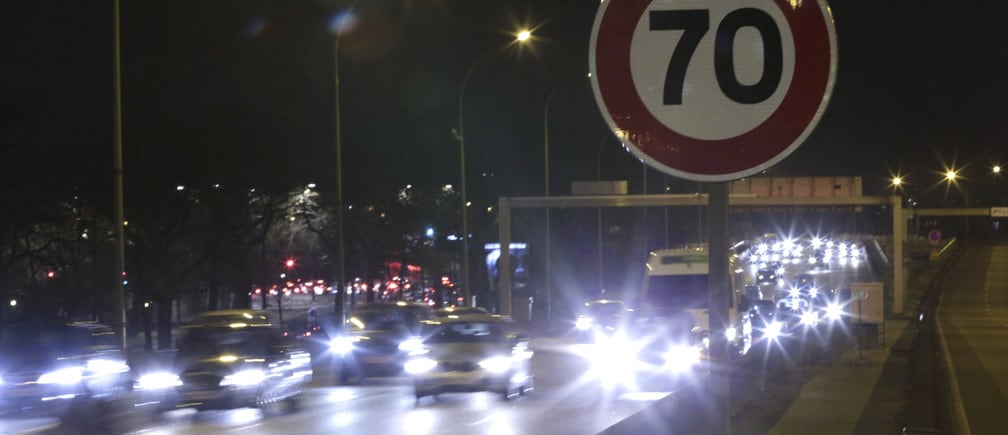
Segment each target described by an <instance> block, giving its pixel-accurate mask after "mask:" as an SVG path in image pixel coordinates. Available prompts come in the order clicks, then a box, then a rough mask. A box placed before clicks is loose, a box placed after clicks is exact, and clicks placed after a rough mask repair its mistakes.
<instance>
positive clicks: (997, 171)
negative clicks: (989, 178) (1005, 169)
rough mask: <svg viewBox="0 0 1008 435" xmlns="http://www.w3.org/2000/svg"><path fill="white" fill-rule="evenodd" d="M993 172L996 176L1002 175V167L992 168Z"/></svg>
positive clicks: (995, 166)
mask: <svg viewBox="0 0 1008 435" xmlns="http://www.w3.org/2000/svg"><path fill="white" fill-rule="evenodd" d="M991 171H993V172H994V173H995V174H1000V173H1001V165H994V167H993V168H991Z"/></svg>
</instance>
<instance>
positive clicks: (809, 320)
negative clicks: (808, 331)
mask: <svg viewBox="0 0 1008 435" xmlns="http://www.w3.org/2000/svg"><path fill="white" fill-rule="evenodd" d="M817 323H819V313H818V312H815V311H812V310H809V311H805V312H802V314H801V324H802V325H805V326H815V325H816V324H817Z"/></svg>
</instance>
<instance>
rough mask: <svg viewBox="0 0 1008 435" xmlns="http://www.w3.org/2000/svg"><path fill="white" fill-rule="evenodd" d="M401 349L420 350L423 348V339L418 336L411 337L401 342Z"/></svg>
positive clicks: (408, 350) (407, 350)
mask: <svg viewBox="0 0 1008 435" xmlns="http://www.w3.org/2000/svg"><path fill="white" fill-rule="evenodd" d="M399 350H401V351H405V352H410V353H413V352H420V351H422V350H423V341H421V340H420V339H419V338H417V337H413V338H410V339H408V340H406V341H403V342H402V343H399Z"/></svg>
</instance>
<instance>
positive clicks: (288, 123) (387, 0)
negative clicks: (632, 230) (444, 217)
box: [0, 0, 1008, 202]
mask: <svg viewBox="0 0 1008 435" xmlns="http://www.w3.org/2000/svg"><path fill="white" fill-rule="evenodd" d="M350 3H351V2H348V1H323V0H318V1H311V0H282V1H281V0H276V1H265V0H213V1H207V0H199V1H191V0H172V1H160V0H149V1H139V2H138V1H123V6H122V58H123V69H122V70H123V90H124V106H123V110H124V123H125V127H124V129H125V135H124V147H125V159H126V164H125V167H126V183H127V185H128V186H129V185H130V184H131V183H132V184H133V185H136V184H137V181H139V180H144V181H146V182H147V183H148V184H151V183H152V184H157V183H165V184H167V185H174V184H176V183H184V184H188V183H197V184H199V183H216V182H219V183H222V184H224V183H228V184H238V185H241V186H264V187H265V186H280V187H283V186H287V185H290V186H293V185H294V184H300V183H307V182H315V183H318V185H319V188H320V190H322V191H325V190H327V189H328V188H331V186H332V185H333V183H334V182H335V166H336V163H335V154H334V151H333V150H334V143H335V139H334V136H335V127H334V106H335V104H334V92H333V90H334V84H333V83H334V70H335V68H334V56H333V54H334V42H335V38H334V36H333V33H331V28H332V26H333V25H334V23H337V24H338V23H340V21H339V20H338V18H337V17H338V16H339V13H340V12H341V11H343V10H344V9H345V8H346V6H348V5H349V4H350ZM597 8H598V2H597V1H593V0H576V1H573V0H520V1H516V0H509V1H503V0H478V1H474V0H426V1H425V0H359V1H358V2H357V10H358V13H359V16H358V20H357V22H356V24H357V27H356V30H355V31H353V32H350V33H346V34H345V35H344V36H343V37H342V38H341V40H340V48H341V50H340V51H341V56H340V64H339V67H340V83H341V100H340V101H341V110H342V120H343V124H342V125H343V130H342V131H343V134H342V138H343V146H344V148H343V149H344V155H343V158H344V169H345V178H344V183H345V191H346V195H347V198H348V200H349V201H351V202H354V201H365V200H370V199H371V198H375V197H377V196H380V195H389V194H390V193H391V192H392V191H393V190H394V189H396V188H397V187H399V186H402V185H405V184H407V183H410V184H414V185H428V186H436V185H441V184H446V183H452V184H457V183H458V179H459V170H458V142H457V140H456V138H455V136H454V135H453V129H455V128H457V124H458V121H457V119H458V118H457V115H458V112H457V111H458V96H459V89H460V85H461V83H462V80H463V77H464V76H465V73H466V71H467V70H468V69H469V67H470V66H471V65H472V64H473V63H474V62H475V61H476V59H478V58H480V57H481V56H483V55H484V54H485V53H488V52H491V51H493V50H496V49H497V47H499V46H503V45H505V44H507V43H508V42H509V41H510V39H511V36H510V35H509V32H511V31H513V30H515V29H518V28H520V27H523V26H531V27H533V28H534V29H535V33H534V35H535V36H534V41H533V44H532V46H531V48H530V47H525V46H523V47H511V48H508V49H505V50H504V51H501V52H500V53H498V54H494V55H491V56H490V57H488V58H487V61H486V63H484V64H482V65H481V66H479V67H478V68H477V69H475V70H474V73H473V74H472V76H471V77H470V79H469V81H468V84H467V85H466V89H465V138H466V145H467V157H468V162H467V164H468V165H469V168H468V169H469V170H468V172H469V174H470V178H469V180H470V183H472V184H471V186H472V187H470V189H471V193H470V196H473V197H475V198H477V199H479V200H485V201H487V202H491V201H493V198H495V197H496V196H499V195H505V196H525V195H540V194H541V193H542V189H543V184H542V183H543V119H544V113H543V112H544V105H545V101H546V96H547V95H548V94H549V93H550V92H551V91H553V90H554V89H556V94H555V96H554V99H553V102H552V104H551V106H550V112H549V122H550V125H549V128H550V132H551V135H550V144H551V168H550V170H551V185H552V192H553V194H555V195H558V194H567V193H569V183H570V181H573V180H589V179H594V178H595V176H596V162H597V160H598V159H601V161H602V168H601V172H602V177H603V178H607V179H617V178H619V179H629V180H631V181H630V189H631V191H632V192H634V191H636V192H639V191H640V178H641V173H642V171H641V165H640V163H639V162H638V161H636V159H635V158H633V157H632V156H631V155H630V154H628V153H626V152H624V151H623V150H622V149H620V148H619V146H618V144H616V143H614V142H615V141H613V140H611V139H610V140H609V141H608V142H609V143H605V142H604V141H605V139H606V131H607V129H606V127H605V126H604V122H603V121H602V118H601V116H600V115H599V112H598V108H597V106H596V104H595V102H594V98H593V97H592V94H591V90H590V88H589V87H588V82H587V80H585V79H582V78H581V77H583V75H584V74H585V73H586V72H587V70H588V56H587V52H588V39H589V36H590V33H591V27H592V23H593V20H594V16H595V12H596V10H597ZM4 9H5V11H4V18H5V19H4V20H3V21H4V22H5V23H4V25H3V26H2V30H0V32H2V36H3V38H2V41H3V42H2V43H0V44H2V46H3V53H4V67H3V68H0V83H2V85H0V86H2V87H0V89H2V95H3V99H2V101H3V104H4V106H5V109H6V110H4V113H5V114H4V115H3V117H2V120H3V121H2V122H3V124H2V130H0V141H2V144H0V192H2V193H5V194H10V193H11V192H13V191H16V190H18V186H23V185H25V184H26V183H33V185H38V186H44V188H45V189H51V190H54V191H61V190H66V189H69V188H71V187H75V186H76V187H81V188H84V189H94V191H95V192H109V191H108V190H105V189H110V187H109V186H110V182H111V161H112V146H113V131H114V130H113V126H114V124H113V101H114V100H113V86H112V84H113V82H112V80H113V50H112V48H113V45H112V44H113V18H112V2H111V1H86V2H81V1H44V0H43V1H27V2H25V1H22V2H17V3H15V4H9V5H5V8H4ZM832 11H833V14H834V18H835V20H836V29H837V40H838V46H839V56H838V59H839V64H838V71H837V80H836V86H835V88H834V91H833V98H832V101H831V103H830V105H829V107H828V108H827V111H826V114H825V116H824V117H823V118H822V120H821V122H820V124H819V126H818V128H817V129H816V130H815V132H814V133H813V134H812V135H811V136H810V138H809V139H808V140H807V141H806V143H805V144H804V145H802V146H801V148H799V149H798V150H797V151H796V152H795V153H793V154H792V155H791V156H790V157H788V158H787V159H785V160H784V162H783V163H781V164H780V165H778V166H777V167H775V168H773V169H772V170H771V171H770V174H771V175H780V176H812V175H858V176H862V177H864V179H865V186H866V191H865V194H875V193H878V192H877V190H878V189H879V188H878V187H876V186H879V185H880V183H882V180H884V179H885V178H886V177H888V176H889V175H890V172H891V171H897V170H899V171H901V172H902V173H904V174H906V173H908V172H912V175H911V177H915V176H917V179H912V180H911V182H912V183H916V184H918V185H920V186H921V187H922V188H923V187H929V186H930V185H932V184H935V183H936V182H937V179H938V175H936V174H931V173H930V172H933V171H937V170H939V169H941V163H942V162H945V163H946V164H952V163H953V162H955V164H956V165H957V166H962V165H967V166H968V168H967V171H968V172H969V174H968V175H967V176H968V177H970V180H969V182H970V183H972V184H975V185H976V189H978V190H984V189H989V190H990V191H992V192H994V191H995V188H994V187H991V186H994V185H993V184H990V181H991V180H990V178H991V177H990V176H989V175H988V174H987V172H989V167H990V165H991V164H992V163H995V162H1000V163H1002V164H1004V163H1006V160H1000V159H1004V158H1006V157H1008V156H1006V155H1004V150H1005V149H1008V126H1006V118H1008V104H1006V100H1005V96H1006V86H1005V77H1006V76H1008V62H1006V60H1008V46H1006V44H1005V41H1008V35H1006V34H1005V30H1004V29H1005V26H1004V25H1003V22H1004V17H1005V16H1006V14H1008V5H1006V4H1005V3H1004V2H999V1H991V2H964V3H961V4H960V3H952V4H950V3H945V2H916V3H914V4H912V6H911V4H908V3H905V2H834V3H833V4H832ZM344 23H345V22H344ZM558 87H559V88H558ZM601 144H604V145H602V148H601V151H600V145H601ZM663 178H664V177H662V176H661V175H660V174H658V173H657V171H651V178H649V181H648V186H649V189H655V190H650V193H657V191H658V190H657V188H656V187H652V186H660V185H661V183H662V181H663ZM999 181H1000V183H1001V184H1000V187H997V190H996V191H1000V192H1002V193H1001V196H1004V193H1003V192H1004V191H1005V190H1006V187H1005V184H1004V183H1005V180H1004V179H1001V180H999ZM673 184H675V186H676V189H682V190H683V191H692V190H693V189H694V187H695V185H696V183H687V182H679V183H673ZM131 192H133V193H131V194H138V193H137V192H136V191H135V190H131ZM128 200H129V199H128V198H127V201H128Z"/></svg>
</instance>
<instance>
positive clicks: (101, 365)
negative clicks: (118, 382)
mask: <svg viewBox="0 0 1008 435" xmlns="http://www.w3.org/2000/svg"><path fill="white" fill-rule="evenodd" d="M87 371H88V372H91V373H93V374H95V375H99V376H100V375H115V374H119V373H126V372H128V371H130V368H129V365H127V364H126V362H125V361H119V360H114V359H93V360H91V361H88V363H87Z"/></svg>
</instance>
